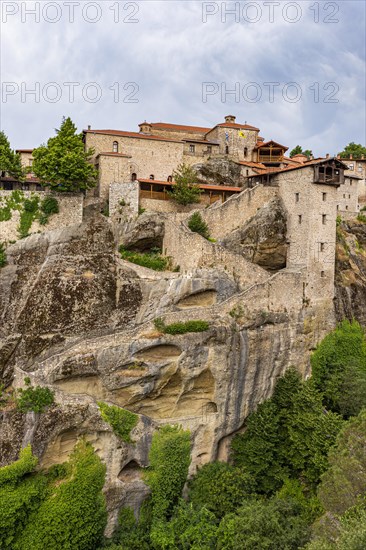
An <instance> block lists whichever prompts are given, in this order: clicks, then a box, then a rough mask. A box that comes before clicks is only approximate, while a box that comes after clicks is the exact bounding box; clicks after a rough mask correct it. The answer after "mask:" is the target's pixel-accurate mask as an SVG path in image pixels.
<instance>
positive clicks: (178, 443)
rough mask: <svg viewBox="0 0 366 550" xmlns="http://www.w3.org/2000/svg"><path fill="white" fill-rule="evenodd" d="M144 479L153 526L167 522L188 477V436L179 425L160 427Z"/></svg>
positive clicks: (153, 442) (154, 440)
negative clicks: (149, 501) (149, 490)
mask: <svg viewBox="0 0 366 550" xmlns="http://www.w3.org/2000/svg"><path fill="white" fill-rule="evenodd" d="M149 460H150V467H149V468H148V470H147V472H146V473H145V479H146V482H147V484H148V485H149V487H150V488H151V502H152V517H153V523H155V524H156V523H159V522H162V521H165V520H166V519H168V518H169V517H170V516H171V515H172V513H173V509H174V506H175V505H176V504H177V503H178V501H179V498H180V497H181V494H182V490H183V486H184V483H185V481H186V479H187V475H188V467H189V464H190V461H191V458H190V433H189V431H184V430H183V429H182V428H181V427H180V426H169V425H166V426H163V427H162V428H160V429H159V431H157V432H155V433H154V435H153V439H152V444H151V449H150V453H149Z"/></svg>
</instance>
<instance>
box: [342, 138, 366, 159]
mask: <svg viewBox="0 0 366 550" xmlns="http://www.w3.org/2000/svg"><path fill="white" fill-rule="evenodd" d="M350 155H352V157H353V158H354V159H360V158H361V157H362V155H365V157H366V147H364V146H363V145H361V144H360V143H355V142H354V141H351V143H349V144H348V145H346V147H345V148H344V149H343V151H342V152H341V153H340V156H341V158H349V157H350Z"/></svg>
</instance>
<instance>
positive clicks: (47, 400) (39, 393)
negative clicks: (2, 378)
mask: <svg viewBox="0 0 366 550" xmlns="http://www.w3.org/2000/svg"><path fill="white" fill-rule="evenodd" d="M24 383H25V385H26V389H23V388H19V390H17V392H16V398H15V402H16V406H17V409H18V411H20V412H22V413H26V412H28V411H34V412H36V413H42V412H44V410H45V408H46V407H48V406H50V405H52V403H54V400H55V397H54V392H53V391H52V390H50V389H49V388H42V387H41V386H36V387H35V388H33V387H32V386H31V385H30V379H29V378H25V379H24Z"/></svg>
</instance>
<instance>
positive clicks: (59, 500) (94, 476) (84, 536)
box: [12, 440, 107, 550]
mask: <svg viewBox="0 0 366 550" xmlns="http://www.w3.org/2000/svg"><path fill="white" fill-rule="evenodd" d="M105 470H106V469H105V466H104V465H103V464H102V462H101V460H100V458H99V457H98V456H97V455H96V454H95V452H94V449H93V447H92V446H91V444H90V443H87V442H86V441H84V440H81V441H80V442H79V443H78V444H77V445H76V447H75V449H74V451H73V453H72V455H71V457H70V461H69V464H68V465H67V473H68V475H67V477H66V479H63V480H62V481H61V482H58V483H57V484H54V486H53V487H52V490H51V492H50V494H49V496H48V498H46V499H45V500H44V501H43V502H42V503H41V505H40V506H39V508H38V509H37V510H35V512H34V513H33V514H32V515H31V516H30V517H29V521H28V522H27V524H26V526H25V528H24V530H23V532H22V533H21V535H20V537H19V539H17V541H16V543H15V544H14V545H13V547H12V548H13V550H29V549H30V548H32V550H49V549H51V548H54V549H56V548H57V549H58V548H62V549H63V550H74V549H76V548H77V549H78V550H91V549H92V548H96V547H97V545H98V543H99V542H100V541H101V539H102V536H103V531H104V528H105V525H106V522H107V512H106V505H105V498H104V495H103V494H102V488H103V485H104V479H105Z"/></svg>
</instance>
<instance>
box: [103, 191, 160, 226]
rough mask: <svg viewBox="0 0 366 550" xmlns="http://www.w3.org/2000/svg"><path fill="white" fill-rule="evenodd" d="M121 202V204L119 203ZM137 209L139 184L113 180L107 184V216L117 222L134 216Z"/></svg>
mask: <svg viewBox="0 0 366 550" xmlns="http://www.w3.org/2000/svg"><path fill="white" fill-rule="evenodd" d="M159 202H160V201H159ZM121 203H122V204H121ZM138 211H139V184H138V182H137V181H133V182H128V183H124V182H118V183H117V182H114V183H111V184H110V186H109V216H110V217H111V218H112V219H113V220H116V221H117V222H118V223H120V222H121V221H124V220H125V219H128V218H131V217H132V216H136V215H137V214H138Z"/></svg>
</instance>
